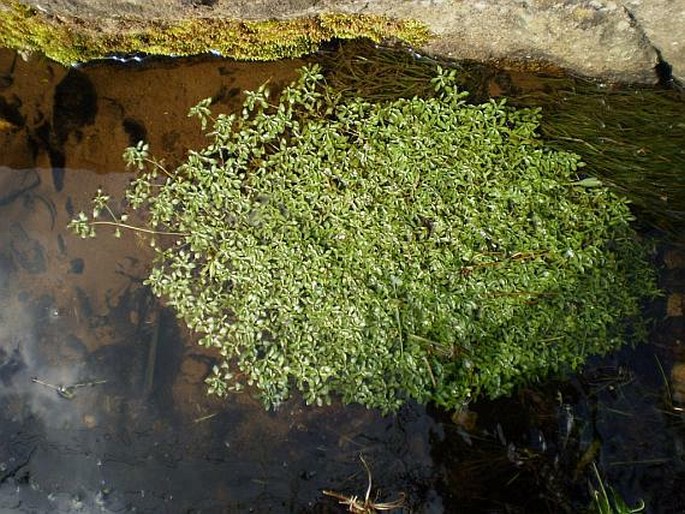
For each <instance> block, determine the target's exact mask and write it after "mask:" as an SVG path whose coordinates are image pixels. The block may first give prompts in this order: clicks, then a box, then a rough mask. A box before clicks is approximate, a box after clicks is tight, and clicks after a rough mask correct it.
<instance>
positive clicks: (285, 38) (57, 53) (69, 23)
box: [0, 0, 430, 64]
mask: <svg viewBox="0 0 685 514" xmlns="http://www.w3.org/2000/svg"><path fill="white" fill-rule="evenodd" d="M361 37H364V38H369V39H371V40H373V41H377V42H378V41H381V40H386V39H397V40H400V41H403V42H406V43H409V44H412V45H417V44H421V43H423V42H425V41H427V40H428V38H429V37H430V33H429V31H428V30H427V28H426V27H425V26H424V25H423V24H421V23H419V22H417V21H414V20H392V19H389V18H387V17H383V16H369V15H350V14H324V15H320V16H318V17H313V18H297V19H292V20H266V21H249V22H243V21H237V20H225V19H188V20H181V21H178V22H174V23H162V22H159V21H151V22H147V23H146V24H144V25H138V26H137V27H136V28H123V27H122V28H121V30H120V31H119V32H117V33H102V32H98V31H96V30H95V28H94V27H91V26H89V25H88V24H87V23H85V22H84V21H83V20H79V19H76V18H65V17H60V18H57V17H54V16H49V15H47V14H44V13H42V12H39V11H37V10H35V9H33V8H31V7H28V6H26V5H24V4H22V3H20V2H18V1H16V0H0V45H3V46H6V47H9V48H15V49H18V50H25V51H38V52H42V53H44V54H45V55H47V56H48V57H50V58H51V59H54V60H56V61H58V62H61V63H63V64H73V63H78V62H85V61H89V60H93V59H99V58H103V57H107V56H111V55H121V54H130V53H145V54H154V55H194V54H200V53H206V52H209V51H217V52H219V53H221V54H222V55H224V56H226V57H232V58H235V59H241V60H260V61H266V60H274V59H281V58H285V57H299V56H302V55H305V54H307V53H311V52H312V51H315V50H316V49H317V48H318V46H319V45H320V44H321V43H322V42H325V41H329V40H331V39H333V38H340V39H353V38H361Z"/></svg>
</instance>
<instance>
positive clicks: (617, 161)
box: [515, 81, 685, 233]
mask: <svg viewBox="0 0 685 514" xmlns="http://www.w3.org/2000/svg"><path fill="white" fill-rule="evenodd" d="M515 103H517V104H522V105H525V106H528V107H530V106H532V105H535V106H540V107H543V108H544V110H545V117H544V118H543V120H542V122H541V127H540V131H541V134H542V135H543V137H544V138H546V139H547V140H548V141H549V142H550V143H551V144H552V145H553V146H556V147H557V148H560V149H564V150H567V151H572V152H575V153H577V154H579V155H581V156H582V158H583V161H584V162H585V163H586V164H587V168H586V169H587V170H588V172H589V173H590V174H592V175H593V176H597V177H599V178H601V179H602V181H603V182H605V183H607V184H610V185H611V186H612V187H613V188H614V189H616V190H618V191H619V192H620V193H621V194H623V195H625V196H626V197H627V198H628V199H629V200H630V201H631V202H633V203H634V204H635V205H636V206H637V207H638V208H639V209H640V211H642V213H643V214H644V217H645V218H646V220H647V221H648V222H650V223H652V224H654V225H656V226H658V227H659V228H661V229H664V230H666V231H668V232H672V233H676V232H677V229H678V227H681V228H682V226H683V225H684V224H685V173H684V171H685V144H683V143H684V142H685V102H683V99H682V97H681V95H680V94H679V93H677V92H675V91H664V90H656V89H641V90H616V91H603V90H600V89H598V88H597V87H596V86H595V85H594V84H591V83H588V82H582V81H576V82H575V86H574V87H573V88H570V89H565V90H559V91H555V92H553V93H541V94H537V95H534V96H530V97H528V98H524V99H521V100H520V101H519V102H515Z"/></svg>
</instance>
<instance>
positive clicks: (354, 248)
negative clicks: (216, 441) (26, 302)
mask: <svg viewBox="0 0 685 514" xmlns="http://www.w3.org/2000/svg"><path fill="white" fill-rule="evenodd" d="M456 76H457V75H456V72H455V70H451V71H446V70H443V69H442V68H440V67H438V68H436V69H435V71H434V77H433V79H432V80H431V81H430V83H431V85H432V87H433V90H434V92H435V96H434V97H432V98H418V97H415V98H412V99H410V100H406V99H399V100H394V101H387V102H377V103H371V102H368V101H366V100H363V99H362V98H360V97H352V98H344V97H342V96H341V95H340V94H339V93H338V92H337V91H336V90H334V89H332V88H331V87H329V86H327V85H326V83H325V82H324V77H323V75H322V74H321V73H320V69H319V67H318V66H311V67H305V68H303V69H302V70H301V72H300V78H299V79H298V80H297V81H295V82H293V83H292V84H290V85H289V86H287V87H286V88H285V89H284V90H283V91H282V92H281V94H280V97H279V98H278V100H277V101H274V100H272V99H271V96H270V93H269V90H268V89H267V87H266V86H262V87H260V88H259V89H258V90H256V91H252V92H247V93H246V100H245V103H244V105H243V109H242V112H241V113H239V114H218V115H215V114H213V113H212V110H211V109H210V107H211V103H212V100H211V99H206V100H204V101H202V102H200V103H199V104H198V105H196V106H195V107H193V108H192V109H191V111H190V115H191V116H194V117H197V118H198V119H199V120H200V122H201V125H202V127H203V128H204V129H205V130H208V137H209V144H208V146H207V147H205V148H203V149H200V150H197V151H190V152H189V153H188V156H187V161H186V162H185V163H184V164H182V165H181V166H179V167H178V168H177V169H175V170H168V169H166V168H165V167H164V166H163V165H162V163H160V162H158V161H155V160H154V159H153V158H152V157H150V153H149V149H148V147H147V145H146V144H144V143H142V142H141V143H139V144H138V145H137V146H136V147H131V148H129V149H128V150H127V151H126V154H125V157H126V160H127V162H128V163H129V165H132V166H134V167H135V168H138V169H139V170H140V172H141V173H140V175H139V176H138V177H137V178H136V180H134V181H133V183H132V184H131V187H130V188H129V190H128V192H127V194H126V197H127V200H128V202H129V204H130V206H131V207H132V208H134V209H138V208H142V210H143V212H147V213H148V214H149V218H148V225H147V226H146V227H134V226H131V225H130V224H129V223H128V221H127V219H126V214H122V213H121V212H120V211H119V210H118V209H117V208H115V206H116V205H119V204H118V203H113V202H111V201H110V198H109V196H108V195H107V194H105V193H99V194H98V196H97V197H96V198H95V199H94V208H93V213H92V217H91V216H89V215H86V214H85V213H83V212H82V213H81V214H80V215H79V217H78V218H77V219H75V220H74V221H73V223H72V227H73V228H74V230H75V231H76V232H77V233H79V234H80V235H82V236H83V237H92V236H94V235H95V229H96V228H98V229H99V228H101V227H102V226H103V225H111V226H114V227H115V228H116V230H117V233H118V232H119V231H120V230H123V229H132V230H136V231H138V232H142V233H145V234H151V235H152V236H153V237H155V238H157V239H159V238H161V239H160V241H161V240H163V241H170V243H161V244H160V242H154V241H155V240H153V243H154V244H155V246H156V248H157V256H156V259H155V265H154V267H153V269H152V271H151V274H150V276H149V278H148V280H147V283H148V284H149V285H150V286H151V288H152V290H153V291H154V293H155V294H157V295H159V296H161V297H164V298H165V300H166V301H167V302H168V304H169V305H171V306H173V307H174V308H175V309H176V311H177V312H178V314H179V316H180V317H182V318H183V319H184V320H185V321H186V323H187V324H188V326H189V327H190V328H191V329H193V330H195V331H197V332H199V333H200V334H202V336H203V337H202V339H201V344H203V345H205V346H208V347H214V348H216V349H218V351H219V353H220V355H221V356H222V359H223V360H222V363H221V364H220V365H218V366H216V367H215V369H214V376H213V377H211V378H210V379H208V384H209V388H210V392H214V393H217V394H220V395H224V394H226V393H227V391H229V390H231V389H241V388H242V387H244V385H245V384H247V385H254V386H256V387H257V389H258V391H259V393H260V395H261V397H262V399H263V400H264V402H265V404H266V405H268V406H277V405H279V404H281V403H282V402H283V401H285V400H286V399H287V398H288V397H289V396H290V394H291V393H292V391H293V390H298V391H299V392H300V393H301V394H302V395H303V397H304V399H305V400H306V401H307V402H308V403H315V404H319V405H321V404H323V403H329V402H330V401H331V399H332V397H333V396H334V395H335V396H338V395H339V396H340V397H342V399H343V401H345V402H358V403H361V404H363V405H366V406H368V407H377V408H380V409H382V410H383V411H385V412H387V411H392V410H396V409H397V408H399V407H400V406H401V405H402V404H403V403H404V402H405V401H406V400H407V399H410V398H412V399H415V400H418V401H420V402H427V401H434V402H437V403H438V404H439V405H441V406H443V407H446V408H458V407H461V406H462V405H464V404H465V403H467V402H469V401H471V400H472V399H473V398H475V397H477V396H479V395H481V394H485V395H488V396H490V397H496V396H500V395H504V394H508V393H510V392H511V391H512V389H513V388H514V386H516V385H517V384H520V383H522V382H526V381H530V380H535V379H539V378H541V377H544V376H546V375H547V374H549V373H556V372H561V371H567V370H572V369H576V368H577V367H578V366H580V365H581V364H582V363H583V362H584V361H585V359H586V358H587V357H588V356H590V355H595V354H601V353H604V352H607V351H609V350H612V349H615V348H617V347H618V346H620V345H621V344H624V343H625V342H627V341H629V340H640V339H642V338H643V337H644V336H645V334H646V329H645V325H644V322H643V320H642V319H641V317H640V309H639V306H640V301H641V300H642V299H643V298H649V297H651V296H652V295H654V294H655V293H656V288H655V282H654V270H653V269H651V267H650V265H649V264H648V263H647V260H646V253H645V248H644V247H643V245H642V244H641V242H640V241H639V239H638V237H637V235H636V234H635V233H634V231H633V229H632V228H631V226H630V221H631V220H632V216H631V214H630V211H629V209H628V207H627V205H626V204H625V202H624V201H623V200H622V199H621V198H619V197H618V196H616V195H615V194H613V193H612V192H611V191H609V190H608V189H606V188H605V187H601V186H600V185H599V184H598V183H597V181H596V180H594V179H589V178H584V177H583V175H582V171H581V169H580V159H579V157H578V156H576V155H574V154H572V153H568V152H563V151H555V150H551V149H549V148H547V147H545V146H544V144H543V143H542V142H541V141H540V139H539V137H538V134H537V129H538V125H539V119H540V118H539V113H538V112H537V111H536V110H530V109H513V108H511V107H509V106H508V105H506V103H505V102H504V101H503V100H500V101H494V100H493V101H489V102H486V103H483V104H479V105H473V104H468V103H466V101H465V100H466V98H467V96H468V93H465V92H463V91H462V90H461V88H460V87H459V86H458V84H457V79H456Z"/></svg>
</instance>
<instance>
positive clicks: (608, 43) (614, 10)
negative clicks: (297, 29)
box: [25, 0, 685, 83]
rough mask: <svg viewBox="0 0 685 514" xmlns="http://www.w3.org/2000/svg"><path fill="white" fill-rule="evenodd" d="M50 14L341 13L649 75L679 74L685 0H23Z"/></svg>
mask: <svg viewBox="0 0 685 514" xmlns="http://www.w3.org/2000/svg"><path fill="white" fill-rule="evenodd" d="M25 1H26V2H27V3H31V4H34V5H36V6H40V8H41V9H42V10H45V11H48V12H52V13H54V14H58V15H60V14H70V15H73V16H78V17H84V18H89V19H90V20H95V21H96V22H97V23H99V24H100V25H101V26H102V27H103V29H109V30H111V29H112V27H113V26H116V23H118V21H117V20H123V19H131V17H133V18H135V17H141V18H145V19H150V18H156V19H177V18H183V17H186V18H187V17H223V18H233V19H235V18H238V19H244V20H263V19H274V18H275V19H285V18H294V17H301V16H313V15H317V14H321V13H331V12H339V13H340V12H341V13H360V14H382V15H386V16H391V17H394V18H400V19H415V20H419V21H422V22H424V23H425V24H426V25H427V26H428V27H429V28H430V29H431V31H432V32H433V33H434V34H435V38H434V39H433V40H432V41H431V42H430V43H429V44H427V45H426V46H425V47H424V48H421V49H419V50H420V51H423V52H425V53H430V54H436V55H440V56H444V57H451V58H455V59H474V60H478V61H514V62H518V63H523V64H525V63H527V62H530V63H535V62H539V61H544V62H548V63H550V64H553V65H557V66H560V67H563V68H566V69H568V70H569V71H571V72H573V73H577V74H580V75H585V76H589V77H595V78H600V79H606V80H613V81H620V82H638V83H651V82H655V81H656V80H657V74H656V72H655V66H656V65H657V64H658V62H659V58H660V55H661V56H662V57H663V59H664V60H666V61H668V62H669V63H670V64H671V65H672V66H673V73H674V76H676V77H678V78H681V79H682V77H683V76H684V75H685V55H684V54H685V48H684V47H685V38H683V31H684V29H683V27H685V0H624V1H612V0H215V1H211V2H207V1H204V2H203V1H193V0H157V1H155V2H149V1H148V0H25Z"/></svg>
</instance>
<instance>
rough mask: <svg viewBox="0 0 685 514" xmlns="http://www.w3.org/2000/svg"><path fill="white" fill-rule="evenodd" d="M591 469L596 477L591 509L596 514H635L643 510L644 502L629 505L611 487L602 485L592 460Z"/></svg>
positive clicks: (600, 477) (602, 482)
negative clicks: (632, 505)
mask: <svg viewBox="0 0 685 514" xmlns="http://www.w3.org/2000/svg"><path fill="white" fill-rule="evenodd" d="M592 469H593V470H594V472H595V478H596V479H597V488H594V487H593V488H592V510H591V512H593V513H596V514H637V513H638V512H644V510H645V508H646V505H645V502H644V501H642V500H640V502H639V504H638V505H637V506H636V507H629V506H628V504H627V503H626V502H625V500H624V499H623V498H621V495H620V494H618V493H617V492H616V491H614V489H613V488H611V487H609V486H607V485H604V481H603V480H602V476H601V475H600V474H599V470H598V469H597V465H596V464H595V463H594V462H593V463H592Z"/></svg>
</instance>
